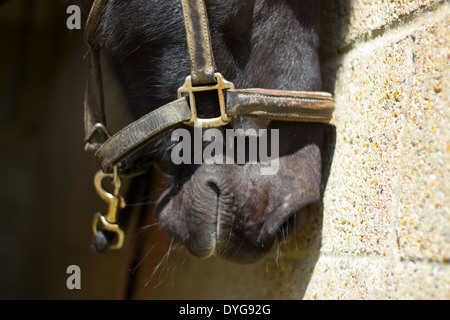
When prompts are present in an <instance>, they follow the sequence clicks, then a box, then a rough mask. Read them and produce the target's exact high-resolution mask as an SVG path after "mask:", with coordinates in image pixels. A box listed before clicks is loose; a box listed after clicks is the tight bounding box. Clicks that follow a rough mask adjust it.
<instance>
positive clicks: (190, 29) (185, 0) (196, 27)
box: [181, 0, 216, 85]
mask: <svg viewBox="0 0 450 320" xmlns="http://www.w3.org/2000/svg"><path fill="white" fill-rule="evenodd" d="M181 6H182V8H183V16H184V26H185V29H186V39H187V46H188V51H189V56H190V58H191V76H192V84H193V85H204V84H210V83H215V82H216V80H215V78H214V69H215V66H214V55H213V52H212V47H211V35H210V34H209V23H208V15H207V12H206V7H205V2H204V0H181Z"/></svg>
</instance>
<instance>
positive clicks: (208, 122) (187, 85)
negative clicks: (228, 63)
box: [178, 73, 234, 128]
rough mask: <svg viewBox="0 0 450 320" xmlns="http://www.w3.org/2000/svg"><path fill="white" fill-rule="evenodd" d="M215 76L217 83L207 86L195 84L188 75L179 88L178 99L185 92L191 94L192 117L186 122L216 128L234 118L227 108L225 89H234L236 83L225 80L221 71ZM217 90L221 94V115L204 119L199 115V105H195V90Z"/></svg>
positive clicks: (196, 125) (191, 124)
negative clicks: (227, 111)
mask: <svg viewBox="0 0 450 320" xmlns="http://www.w3.org/2000/svg"><path fill="white" fill-rule="evenodd" d="M214 77H215V78H216V81H217V83H216V84H212V85H205V86H193V85H192V78H191V76H189V77H187V78H186V80H185V82H184V84H183V86H181V87H180V88H179V89H178V99H180V98H181V97H182V96H183V93H188V94H189V105H190V107H191V113H192V115H191V119H189V120H188V121H186V122H185V124H187V125H190V126H195V127H203V128H214V127H221V126H224V125H226V124H228V123H229V122H231V120H233V118H232V117H230V116H228V115H227V113H226V110H225V97H224V94H223V90H227V89H234V84H233V83H232V82H230V81H227V80H225V78H224V77H223V76H222V75H221V74H220V73H215V74H214ZM210 90H217V92H218V94H219V108H220V117H217V118H208V119H202V118H198V116H197V107H196V105H195V96H194V93H195V92H200V91H210Z"/></svg>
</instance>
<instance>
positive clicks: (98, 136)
mask: <svg viewBox="0 0 450 320" xmlns="http://www.w3.org/2000/svg"><path fill="white" fill-rule="evenodd" d="M109 138H111V134H110V133H109V131H108V129H106V127H105V126H104V125H103V123H96V124H95V125H94V126H93V127H92V129H91V132H90V133H89V134H88V135H87V136H86V139H85V140H84V142H85V146H84V150H85V151H92V152H96V151H97V150H98V149H100V147H101V146H102V145H103V143H104V142H105V141H106V140H108V139H109Z"/></svg>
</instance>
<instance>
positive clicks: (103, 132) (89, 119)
mask: <svg viewBox="0 0 450 320" xmlns="http://www.w3.org/2000/svg"><path fill="white" fill-rule="evenodd" d="M107 2H108V0H95V1H94V3H93V5H92V8H91V11H90V13H89V16H88V19H87V22H86V30H85V40H86V43H87V46H88V48H89V75H88V81H87V85H86V91H85V96H84V127H85V143H86V150H88V151H96V150H98V149H99V148H100V147H101V145H102V144H103V143H104V142H105V141H106V139H107V138H108V137H109V133H108V131H107V129H106V117H105V108H104V95H103V81H102V68H101V63H100V51H99V49H98V48H96V47H95V45H94V42H93V40H94V34H95V31H96V30H97V27H98V25H99V23H100V20H101V17H102V13H103V10H104V8H105V6H106V3H107Z"/></svg>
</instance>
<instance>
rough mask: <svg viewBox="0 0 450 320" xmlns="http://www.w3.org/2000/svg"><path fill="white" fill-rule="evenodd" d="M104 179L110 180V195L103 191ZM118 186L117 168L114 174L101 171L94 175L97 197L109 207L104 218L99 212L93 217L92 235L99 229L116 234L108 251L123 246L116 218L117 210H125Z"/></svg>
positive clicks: (120, 230) (122, 234)
mask: <svg viewBox="0 0 450 320" xmlns="http://www.w3.org/2000/svg"><path fill="white" fill-rule="evenodd" d="M106 178H110V179H112V184H113V185H114V191H113V193H112V194H111V193H109V192H107V191H105V189H103V185H102V183H103V180H105V179H106ZM120 185H121V181H120V178H119V175H118V173H117V167H114V173H104V172H103V171H99V172H97V174H96V175H95V178H94V186H95V189H96V190H97V193H98V194H99V196H100V197H101V198H102V199H103V200H104V201H105V202H106V203H107V204H108V205H109V207H108V213H107V214H106V216H104V215H102V214H101V213H99V212H98V213H97V214H96V215H95V216H94V221H93V225H92V227H93V231H94V235H97V233H98V231H99V229H101V230H106V231H110V232H113V233H115V234H116V236H117V240H116V241H115V244H113V245H110V246H109V248H110V249H120V248H121V247H122V245H123V240H124V232H123V230H122V229H121V228H120V226H119V224H118V217H117V213H118V211H119V209H120V208H122V209H123V208H125V200H124V198H123V197H122V196H121V195H120V193H119V191H120ZM99 226H100V228H99Z"/></svg>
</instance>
